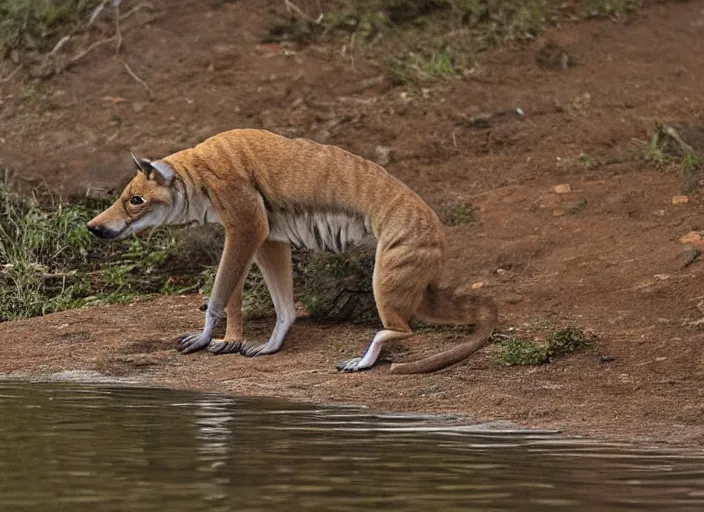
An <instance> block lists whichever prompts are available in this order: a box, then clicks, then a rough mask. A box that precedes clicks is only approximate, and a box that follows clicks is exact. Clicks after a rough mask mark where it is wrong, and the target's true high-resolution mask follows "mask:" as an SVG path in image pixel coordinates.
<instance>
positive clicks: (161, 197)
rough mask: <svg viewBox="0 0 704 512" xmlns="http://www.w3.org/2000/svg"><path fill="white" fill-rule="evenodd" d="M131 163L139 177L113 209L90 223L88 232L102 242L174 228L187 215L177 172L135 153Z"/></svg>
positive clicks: (127, 187) (135, 178) (164, 164)
mask: <svg viewBox="0 0 704 512" xmlns="http://www.w3.org/2000/svg"><path fill="white" fill-rule="evenodd" d="M132 159H133V160H134V163H135V165H136V166H137V171H138V172H137V175H136V176H135V177H134V178H132V181H130V182H129V184H128V185H127V186H126V187H125V189H124V190H123V191H122V194H120V197H119V198H118V199H117V201H115V203H113V205H112V206H110V207H109V208H108V209H107V210H105V211H104V212H102V213H100V214H99V215H97V216H96V217H95V218H93V219H92V220H91V221H90V222H88V230H89V231H90V232H91V233H93V234H94V235H96V236H99V237H100V238H111V239H118V240H119V239H123V238H126V237H128V236H130V235H132V234H135V233H139V232H140V231H143V230H145V229H147V228H153V227H156V226H161V225H164V224H174V223H177V222H178V221H179V220H180V217H181V216H182V215H181V214H182V213H184V212H183V210H184V204H183V203H184V190H183V187H178V186H177V183H176V182H177V181H178V180H177V179H175V178H176V173H175V172H174V169H173V168H172V167H171V166H170V165H169V164H167V163H166V162H163V161H154V162H153V161H150V160H147V159H146V158H138V157H137V156H136V155H135V154H134V153H132Z"/></svg>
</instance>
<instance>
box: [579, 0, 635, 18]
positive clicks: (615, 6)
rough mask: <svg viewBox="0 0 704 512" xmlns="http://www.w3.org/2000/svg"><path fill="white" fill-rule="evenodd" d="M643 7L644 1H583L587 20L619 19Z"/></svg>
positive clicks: (583, 10)
mask: <svg viewBox="0 0 704 512" xmlns="http://www.w3.org/2000/svg"><path fill="white" fill-rule="evenodd" d="M641 7H643V0H582V15H583V16H584V17H585V18H618V17H620V16H623V15H624V14H629V13H631V12H634V11H636V10H637V9H640V8H641Z"/></svg>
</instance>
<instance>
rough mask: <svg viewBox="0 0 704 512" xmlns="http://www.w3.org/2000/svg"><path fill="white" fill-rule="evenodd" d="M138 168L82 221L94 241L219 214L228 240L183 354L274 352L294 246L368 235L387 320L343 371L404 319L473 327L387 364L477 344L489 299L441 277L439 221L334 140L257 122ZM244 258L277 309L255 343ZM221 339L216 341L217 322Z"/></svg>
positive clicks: (451, 356) (402, 327)
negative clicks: (449, 344)
mask: <svg viewBox="0 0 704 512" xmlns="http://www.w3.org/2000/svg"><path fill="white" fill-rule="evenodd" d="M132 157H133V160H134V163H135V165H136V166H137V170H138V172H137V175H136V176H135V177H134V178H133V179H132V181H131V182H130V183H129V184H128V185H127V187H126V188H125V190H124V191H123V192H122V194H121V195H120V197H119V198H118V199H117V201H115V203H114V204H113V205H112V206H110V207H109V208H108V209H107V210H105V211H104V212H102V213H101V214H100V215H98V216H96V217H95V218H94V219H92V220H91V221H90V222H89V223H88V229H89V230H90V231H91V233H93V234H95V235H96V236H99V237H101V238H109V239H121V238H125V237H127V236H129V235H131V234H134V233H138V232H139V231H142V230H144V229H147V228H152V227H156V226H160V225H166V224H188V223H191V222H198V223H201V224H203V223H209V222H212V223H219V224H221V225H222V226H223V227H224V229H225V245H224V247H223V252H222V257H221V261H220V265H219V267H218V272H217V274H216V277H215V282H214V284H213V289H212V292H211V294H210V297H209V301H208V308H207V311H206V315H205V326H204V328H203V330H202V331H201V332H200V333H196V334H190V335H184V336H182V337H181V338H180V342H179V344H178V349H179V350H180V351H181V352H182V353H190V352H195V351H197V350H201V349H207V350H208V351H209V352H211V353H214V354H225V353H235V352H236V353H240V354H243V355H246V356H257V355H264V354H271V353H274V352H277V351H278V350H279V349H280V348H281V346H282V344H283V342H284V340H285V338H286V335H287V334H288V331H289V329H290V327H291V326H292V325H293V323H294V321H295V318H296V315H295V311H296V310H295V307H294V299H293V277H292V269H291V245H297V246H304V247H307V248H310V249H318V250H333V251H342V250H345V249H346V248H347V247H349V246H351V245H359V244H364V245H366V244H367V243H368V242H369V241H372V242H376V246H377V249H376V261H375V267H374V277H373V288H374V298H375V301H376V305H377V309H378V312H379V316H380V318H381V320H382V323H383V326H384V328H383V329H382V330H380V331H379V332H377V333H376V335H375V336H374V338H373V340H372V342H371V344H370V345H369V347H368V348H367V350H366V352H365V353H364V354H363V355H362V356H361V357H355V358H351V359H347V360H345V361H342V362H341V363H340V364H339V365H338V366H337V368H338V369H339V370H342V371H359V370H365V369H367V368H370V367H372V366H373V365H374V364H375V363H376V360H377V358H378V356H379V354H380V352H381V349H382V347H383V345H384V343H385V342H387V341H389V340H395V339H402V338H406V337H408V336H411V335H412V334H413V332H412V330H411V328H410V326H409V321H410V320H411V319H412V318H413V317H417V318H420V319H422V320H426V321H432V322H436V323H457V324H476V326H477V329H476V331H475V333H474V334H473V336H471V337H470V339H469V340H467V341H465V342H464V343H461V344H460V345H457V346H456V347H454V348H453V349H450V350H447V351H445V352H441V353H437V354H434V355H432V356H430V357H427V358H425V359H421V360H419V361H414V362H411V363H400V364H394V365H392V368H391V372H392V373H421V372H427V371H435V370H439V369H441V368H445V367H447V366H450V365H452V364H455V363H457V362H459V361H461V360H463V359H465V358H466V357H468V356H469V355H470V354H471V353H473V352H474V351H476V350H478V349H479V348H481V347H482V346H483V345H484V344H486V342H487V340H488V338H489V336H490V334H491V332H492V331H493V329H494V327H495V325H496V323H497V308H496V304H495V303H494V301H493V300H492V299H490V298H488V297H483V296H480V295H477V293H476V292H473V291H472V292H468V293H460V292H458V291H457V290H456V289H455V288H454V287H453V286H441V285H440V282H439V280H440V276H441V275H442V273H443V268H444V264H445V259H446V243H445V235H444V230H443V227H442V224H441V223H440V220H439V219H438V217H437V215H436V214H435V212H434V211H433V210H432V209H431V208H430V206H428V205H427V204H426V203H425V202H424V201H423V200H422V199H421V198H420V197H419V196H418V195H417V194H415V193H414V192H413V191H411V190H410V189H409V188H408V187H406V186H405V185H404V184H403V183H401V182H400V181H399V180H397V179H396V178H394V177H393V176H391V175H390V174H389V173H387V172H386V171H385V170H384V169H383V168H382V167H380V166H378V165H376V164H374V163H373V162H370V161H368V160H365V159H363V158H361V157H358V156H356V155H353V154H351V153H348V152H347V151H344V150H342V149H340V148H337V147H335V146H327V145H321V144H317V143H315V142H312V141H309V140H306V139H288V138H285V137H281V136H279V135H275V134H273V133H271V132H267V131H264V130H232V131H229V132H224V133H221V134H219V135H216V136H214V137H211V138H210V139H208V140H206V141H205V142H203V143H201V144H199V145H198V146H196V147H194V148H191V149H186V150H184V151H180V152H178V153H175V154H173V155H170V156H168V157H166V158H164V159H162V160H159V161H150V160H146V159H140V158H137V157H136V156H135V155H134V154H133V155H132ZM252 263H256V264H257V266H258V267H259V269H260V270H261V272H262V275H263V277H264V281H265V282H266V284H267V287H268V289H269V293H270V294H271V298H272V302H273V304H274V309H275V310H276V317H277V320H276V324H275V327H274V330H273V332H272V334H271V336H270V338H269V341H268V342H267V343H264V344H260V345H255V344H250V343H245V341H244V338H243V332H242V293H243V289H244V282H245V279H246V277H247V274H248V272H249V269H250V267H251V264H252ZM222 318H226V319H227V328H226V332H225V338H224V339H223V340H220V341H216V340H213V338H212V334H213V329H214V327H215V325H216V323H217V321H218V320H219V319H222Z"/></svg>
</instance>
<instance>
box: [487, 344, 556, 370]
mask: <svg viewBox="0 0 704 512" xmlns="http://www.w3.org/2000/svg"><path fill="white" fill-rule="evenodd" d="M496 360H497V362H498V363H500V364H505V365H509V366H515V365H539V364H544V363H548V362H550V356H549V355H548V350H547V346H545V345H544V344H542V343H536V342H534V341H529V340H524V339H521V338H510V339H508V340H506V341H503V342H501V350H500V351H499V353H498V355H497V357H496Z"/></svg>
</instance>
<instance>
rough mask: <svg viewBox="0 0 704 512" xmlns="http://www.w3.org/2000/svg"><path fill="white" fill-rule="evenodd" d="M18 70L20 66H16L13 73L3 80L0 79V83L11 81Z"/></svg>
mask: <svg viewBox="0 0 704 512" xmlns="http://www.w3.org/2000/svg"><path fill="white" fill-rule="evenodd" d="M20 69H22V64H20V65H18V66H17V67H16V68H15V69H14V71H12V72H11V73H10V74H9V75H7V76H6V77H5V78H0V83H5V82H9V81H10V80H12V77H13V76H15V75H16V74H17V72H18V71H19V70H20Z"/></svg>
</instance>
